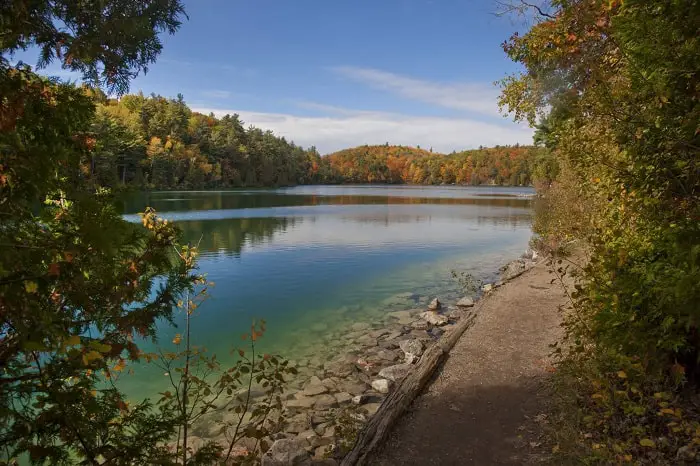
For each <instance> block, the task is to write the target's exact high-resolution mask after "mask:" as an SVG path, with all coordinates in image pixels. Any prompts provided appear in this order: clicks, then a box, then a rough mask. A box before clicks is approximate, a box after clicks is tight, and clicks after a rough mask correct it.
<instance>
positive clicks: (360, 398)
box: [352, 395, 370, 405]
mask: <svg viewBox="0 0 700 466" xmlns="http://www.w3.org/2000/svg"><path fill="white" fill-rule="evenodd" d="M369 400H370V397H369V396H367V395H357V396H354V397H353V398H352V402H353V404H356V405H363V404H365V403H367V402H368V401H369Z"/></svg>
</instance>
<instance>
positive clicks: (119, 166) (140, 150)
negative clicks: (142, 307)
mask: <svg viewBox="0 0 700 466" xmlns="http://www.w3.org/2000/svg"><path fill="white" fill-rule="evenodd" d="M86 92H87V93H89V94H90V95H91V96H92V97H93V98H94V99H95V100H96V101H97V111H96V112H95V116H94V121H93V124H92V138H91V139H90V142H91V144H93V147H92V151H91V152H90V154H89V157H88V158H86V159H85V160H84V161H83V166H82V169H83V172H84V173H85V175H86V176H87V177H88V178H89V179H90V180H91V181H92V182H93V183H94V184H95V185H99V186H103V187H111V188H118V187H133V188H139V189H191V188H232V187H241V186H245V187H260V186H288V185H298V184H331V183H396V184H402V183H405V184H469V185H481V184H495V185H512V186H514V185H530V184H531V183H532V169H533V166H534V164H535V162H536V161H535V159H536V158H537V154H538V150H537V149H536V148H534V147H524V146H523V147H521V146H513V147H508V146H497V147H494V148H487V149H485V148H480V149H478V150H470V151H464V152H459V153H452V154H449V155H444V154H437V153H433V152H432V150H431V151H426V150H422V149H420V148H413V147H404V146H391V145H389V144H386V145H378V146H361V147H356V148H353V149H346V150H342V151H339V152H336V153H333V154H330V155H328V156H324V157H322V156H321V155H320V154H319V153H318V151H317V150H316V148H315V147H311V148H308V149H304V148H302V147H300V146H297V145H296V144H294V143H293V142H290V141H287V140H286V139H285V138H284V137H279V136H276V135H275V134H274V133H273V132H271V131H264V130H262V129H259V128H255V127H253V126H248V127H246V126H245V123H244V122H243V121H242V120H241V118H240V116H239V115H236V114H234V115H226V116H223V117H221V118H217V117H215V116H214V115H213V114H209V115H203V114H201V113H198V112H194V111H192V110H191V109H190V108H189V107H188V106H187V105H186V103H185V102H184V99H183V96H182V95H179V96H178V97H177V98H175V99H168V98H165V97H162V96H158V95H151V96H144V95H143V94H135V95H125V96H122V97H121V98H119V99H108V98H107V97H106V96H105V95H104V94H103V93H102V92H101V91H99V90H93V89H90V90H87V89H86Z"/></svg>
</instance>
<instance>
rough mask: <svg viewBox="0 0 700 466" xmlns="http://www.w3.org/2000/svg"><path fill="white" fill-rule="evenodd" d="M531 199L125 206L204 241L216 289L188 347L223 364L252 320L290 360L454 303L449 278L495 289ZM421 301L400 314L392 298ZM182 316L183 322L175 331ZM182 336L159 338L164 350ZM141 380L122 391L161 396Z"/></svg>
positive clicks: (282, 199)
mask: <svg viewBox="0 0 700 466" xmlns="http://www.w3.org/2000/svg"><path fill="white" fill-rule="evenodd" d="M533 193H534V191H533V190H531V189H529V188H501V187H394V186H303V187H295V188H284V189H270V190H234V191H186V192H185V191H169V192H151V193H139V194H131V195H129V196H128V197H126V198H124V199H123V200H122V201H121V208H122V209H123V212H124V214H125V216H126V218H127V219H129V220H134V221H136V220H137V219H138V217H137V215H136V213H137V212H140V211H143V209H144V208H145V207H147V206H151V207H153V208H155V209H156V210H157V212H158V213H159V214H160V215H161V216H163V217H165V218H167V219H170V220H173V221H175V222H176V223H177V225H178V226H179V227H180V228H181V229H182V231H183V233H184V236H185V240H186V241H191V242H193V243H197V242H198V241H200V239H201V243H200V249H201V258H200V261H199V265H200V270H201V271H202V272H204V273H206V274H207V277H208V280H210V281H213V282H215V284H216V285H215V287H214V288H213V289H212V290H211V297H210V298H209V300H208V301H206V302H205V303H204V304H203V305H202V306H201V307H200V308H199V309H198V310H197V312H196V314H195V317H194V319H193V321H192V332H193V339H194V343H195V344H198V345H204V346H206V347H207V348H208V349H210V350H212V351H213V352H215V353H217V354H220V355H227V354H229V350H230V349H231V348H232V347H233V346H237V345H240V344H241V340H240V335H241V334H242V333H244V332H245V331H246V330H247V329H248V328H249V327H250V323H251V321H252V319H256V318H258V319H259V318H263V319H265V320H266V321H267V325H268V333H267V334H266V335H265V337H264V339H263V344H264V345H265V346H267V348H269V349H272V350H275V351H279V352H281V353H283V354H284V355H285V356H287V357H290V358H294V357H296V355H297V353H298V352H299V351H301V349H300V348H305V349H306V350H307V351H308V350H310V351H313V348H314V345H321V344H323V343H322V341H323V340H322V336H323V334H324V333H327V332H328V331H329V329H335V330H338V329H343V328H345V327H349V326H350V325H352V323H354V322H373V321H380V320H381V319H382V316H383V315H384V314H385V313H386V312H389V311H392V310H397V309H402V308H405V307H407V306H409V305H410V306H413V307H420V306H425V304H426V303H427V302H428V301H429V300H430V299H432V298H433V297H435V296H439V297H440V298H441V299H442V300H446V301H450V300H454V299H457V298H458V297H459V296H460V295H461V293H460V290H459V287H458V285H457V283H456V282H455V281H454V280H453V279H452V278H451V271H452V270H453V269H455V270H458V271H465V272H469V273H471V274H473V275H474V276H475V277H477V278H480V279H482V280H484V281H493V280H495V279H496V277H497V271H498V268H499V267H500V266H501V265H503V264H504V263H505V262H507V261H508V260H510V259H513V258H515V257H517V256H518V255H520V254H521V253H522V252H524V251H525V249H527V245H528V240H529V238H530V236H531V230H530V225H531V202H532V201H531V200H530V196H531V195H532V194H533ZM406 292H411V293H414V294H416V295H418V296H419V297H418V298H416V299H415V302H412V303H408V304H406V303H402V302H401V301H400V300H397V299H394V297H395V296H396V295H398V294H401V293H406ZM181 317H182V316H180V318H179V319H178V320H179V321H180V322H181V321H182V319H181ZM177 332H182V328H180V329H173V328H171V327H166V326H163V327H162V328H161V330H160V334H161V339H160V341H161V344H162V345H163V346H165V347H168V346H169V345H170V346H172V345H171V344H170V341H171V339H172V337H173V335H174V334H175V333H177ZM164 382H165V381H164V378H163V374H161V373H158V371H156V370H153V369H150V370H149V369H143V368H141V369H140V370H139V368H137V370H136V374H135V375H134V376H132V377H128V378H126V379H123V380H122V383H123V385H124V386H125V388H126V389H127V391H129V392H131V391H132V390H134V391H138V392H139V393H155V392H156V391H160V390H162V389H164V386H163V384H164Z"/></svg>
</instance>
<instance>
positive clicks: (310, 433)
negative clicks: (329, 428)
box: [285, 429, 318, 444]
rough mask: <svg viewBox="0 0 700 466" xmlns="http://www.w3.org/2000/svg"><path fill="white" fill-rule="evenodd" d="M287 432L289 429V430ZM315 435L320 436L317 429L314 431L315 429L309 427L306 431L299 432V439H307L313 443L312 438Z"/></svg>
mask: <svg viewBox="0 0 700 466" xmlns="http://www.w3.org/2000/svg"><path fill="white" fill-rule="evenodd" d="M285 430H286V429H285ZM287 432H289V431H288V430H287ZM292 433H293V432H292ZM314 437H318V435H316V431H314V430H313V429H308V430H305V431H304V432H299V434H298V435H297V438H298V439H299V440H306V441H307V442H309V444H311V439H313V438H314Z"/></svg>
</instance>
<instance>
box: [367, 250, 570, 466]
mask: <svg viewBox="0 0 700 466" xmlns="http://www.w3.org/2000/svg"><path fill="white" fill-rule="evenodd" d="M551 279H552V275H550V274H549V273H548V271H547V267H546V265H545V264H543V263H540V264H538V265H537V266H535V267H534V268H533V269H531V270H529V271H528V272H526V273H524V274H523V275H521V276H519V277H517V278H516V279H514V280H513V281H511V282H509V283H507V284H505V285H504V286H502V287H500V288H498V289H497V290H496V291H495V293H494V294H493V295H492V296H489V297H487V298H486V302H484V303H483V307H482V308H481V310H480V311H479V314H478V316H477V320H476V322H475V324H474V326H473V327H472V328H471V329H469V330H467V332H466V333H465V334H464V335H463V336H462V338H461V339H460V340H459V342H457V344H456V345H455V347H454V348H453V349H452V351H451V352H450V356H449V359H448V360H447V362H446V363H445V365H444V367H443V368H442V369H441V370H440V372H439V374H437V375H436V376H435V378H434V381H433V382H432V383H431V384H430V386H429V387H428V388H427V389H426V391H425V393H423V394H422V395H421V396H420V397H418V398H417V399H416V400H415V401H414V403H413V405H412V406H411V408H410V410H409V411H408V412H407V413H406V414H405V415H404V416H403V417H402V418H401V419H400V420H399V422H398V423H397V425H396V427H395V428H394V431H393V432H392V434H391V436H390V438H389V440H388V441H387V442H386V444H385V445H384V446H383V448H382V449H381V451H379V452H378V453H377V454H376V455H375V456H374V458H373V459H372V460H370V464H372V465H420V466H426V465H440V466H448V465H491V464H523V463H526V462H529V461H530V460H532V459H534V457H533V456H531V452H530V450H531V447H533V446H534V447H536V446H537V438H536V435H537V433H536V432H534V433H533V432H531V427H532V425H533V424H535V423H534V421H533V419H534V418H537V416H538V415H539V414H540V413H541V410H542V409H543V406H544V405H543V403H544V402H545V398H546V397H545V396H544V395H543V390H542V387H543V381H544V380H545V379H546V377H547V376H548V374H550V371H549V369H550V368H551V361H550V360H549V357H548V355H549V354H550V352H551V348H550V347H549V344H550V343H553V342H554V341H556V340H557V339H558V338H559V337H560V336H561V327H560V322H561V317H560V313H559V310H558V308H559V306H560V305H561V304H564V303H565V297H564V294H563V292H562V290H561V287H560V286H559V285H557V284H550V281H551ZM541 417H542V416H540V418H541Z"/></svg>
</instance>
